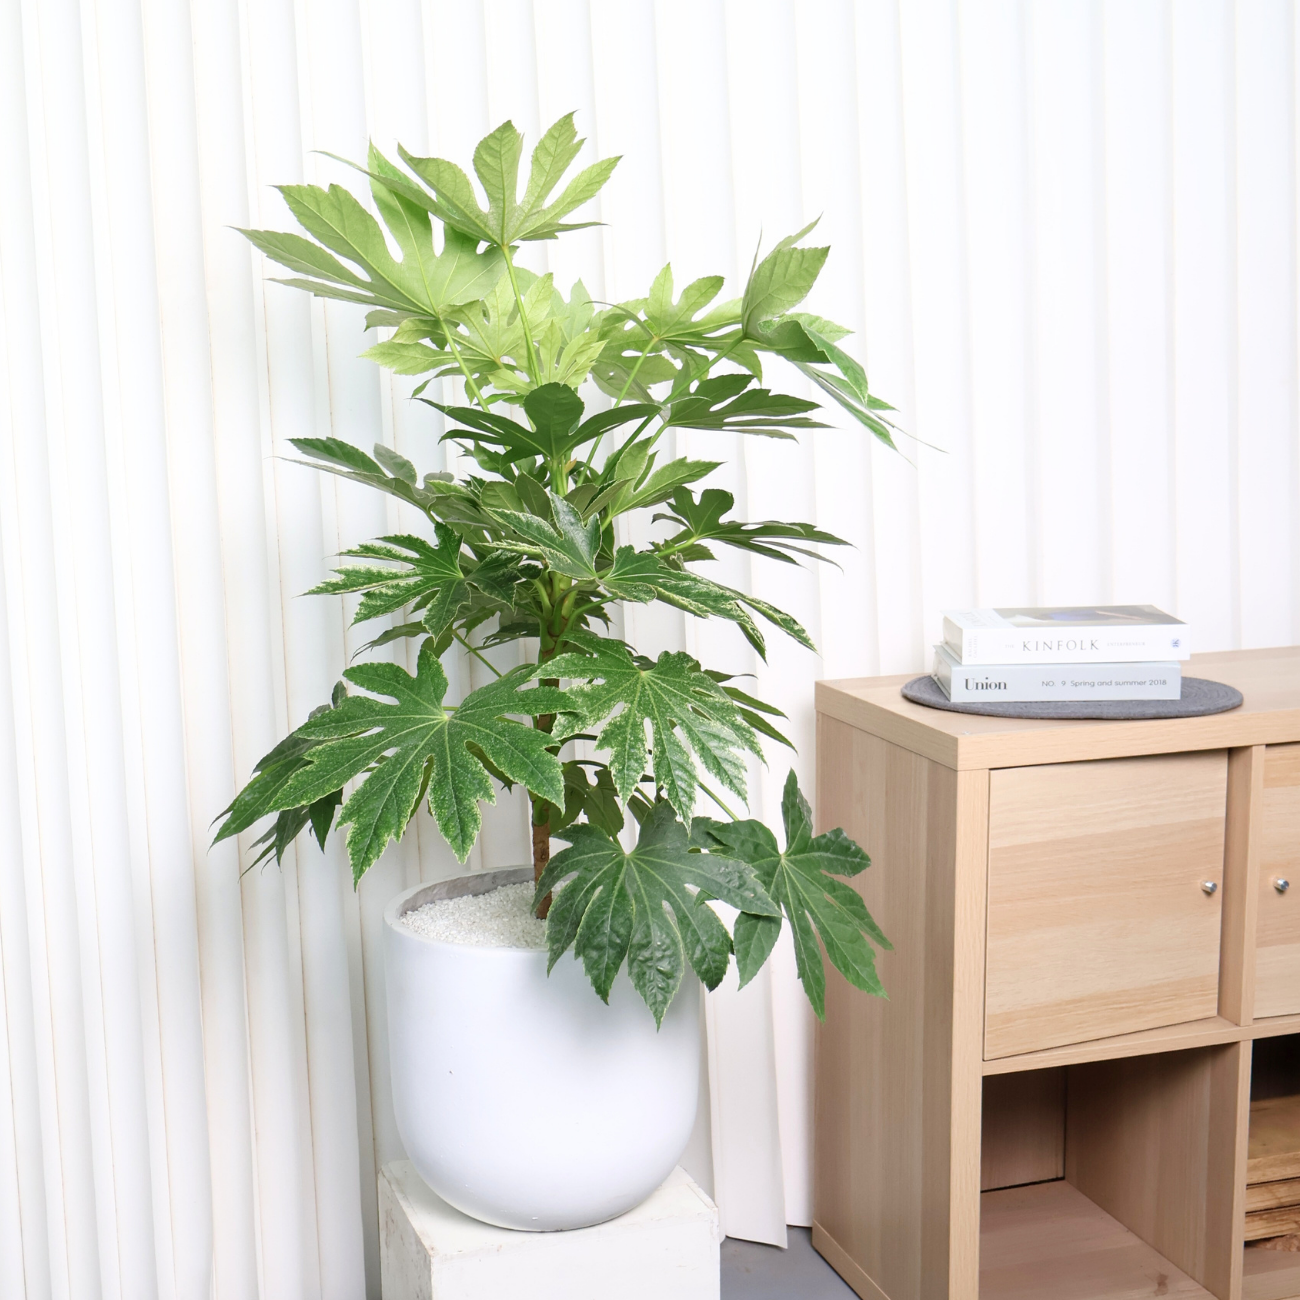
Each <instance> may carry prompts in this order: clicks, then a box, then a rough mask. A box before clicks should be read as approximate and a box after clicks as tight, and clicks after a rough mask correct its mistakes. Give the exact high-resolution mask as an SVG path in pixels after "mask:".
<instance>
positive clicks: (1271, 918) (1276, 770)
mask: <svg viewBox="0 0 1300 1300" xmlns="http://www.w3.org/2000/svg"><path fill="white" fill-rule="evenodd" d="M1298 877H1300V745H1270V746H1269V747H1268V749H1267V750H1266V751H1265V754H1264V824H1263V835H1262V838H1261V844H1260V879H1259V884H1258V888H1259V921H1258V927H1259V928H1258V930H1257V931H1256V945H1257V946H1256V952H1255V1016H1256V1017H1257V1018H1258V1017H1260V1016H1285V1015H1291V1014H1293V1013H1294V1012H1297V1011H1300V878H1298ZM1279 880H1285V881H1287V882H1288V885H1289V888H1288V889H1287V890H1286V892H1285V893H1279V892H1278V889H1277V882H1278V881H1279Z"/></svg>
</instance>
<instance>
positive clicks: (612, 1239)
mask: <svg viewBox="0 0 1300 1300" xmlns="http://www.w3.org/2000/svg"><path fill="white" fill-rule="evenodd" d="M379 1233H380V1253H381V1270H382V1274H381V1275H382V1279H383V1291H384V1300H518V1298H519V1297H521V1296H527V1297H528V1300H610V1297H611V1296H617V1297H619V1300H718V1295H719V1285H720V1283H719V1249H718V1248H719V1245H720V1243H721V1241H722V1232H721V1229H720V1228H719V1225H718V1210H717V1207H716V1206H715V1205H714V1204H713V1202H712V1201H711V1200H709V1198H708V1197H707V1196H705V1194H704V1193H703V1192H702V1191H701V1190H700V1189H699V1187H697V1186H696V1185H695V1183H694V1182H693V1181H692V1179H691V1178H690V1177H689V1176H688V1175H687V1174H686V1173H684V1172H683V1171H682V1170H681V1169H674V1170H673V1172H672V1173H671V1174H669V1176H668V1178H667V1180H666V1181H665V1182H664V1184H663V1186H662V1187H660V1188H659V1190H658V1191H657V1192H655V1193H654V1195H653V1196H651V1197H650V1199H649V1200H647V1201H645V1202H644V1203H643V1204H641V1205H639V1206H637V1208H636V1209H635V1210H629V1211H628V1212H627V1213H626V1214H624V1215H621V1216H620V1217H619V1218H617V1219H611V1220H610V1221H609V1222H608V1223H601V1224H597V1225H596V1226H595V1227H594V1228H578V1229H576V1230H574V1231H572V1232H512V1231H511V1230H510V1229H509V1228H494V1227H493V1226H492V1225H491V1224H487V1223H480V1222H479V1221H478V1220H477V1219H471V1218H470V1217H469V1216H468V1215H465V1214H462V1213H461V1212H460V1211H459V1210H454V1209H452V1207H451V1206H450V1205H448V1204H447V1203H446V1202H445V1201H443V1200H441V1199H440V1198H439V1197H437V1196H435V1195H434V1193H433V1192H431V1191H430V1190H429V1188H428V1187H427V1186H426V1185H425V1183H424V1180H423V1179H422V1178H421V1177H420V1175H419V1174H417V1173H416V1172H415V1168H414V1166H413V1165H412V1164H411V1163H410V1162H409V1161H407V1160H397V1161H394V1162H393V1163H392V1164H388V1165H385V1166H384V1168H383V1172H382V1173H381V1174H380V1175H379Z"/></svg>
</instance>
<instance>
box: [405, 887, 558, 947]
mask: <svg viewBox="0 0 1300 1300" xmlns="http://www.w3.org/2000/svg"><path fill="white" fill-rule="evenodd" d="M532 901H533V887H532V885H529V884H521V885H502V886H500V888H498V889H493V890H491V891H490V892H489V893H486V894H466V895H465V896H464V897H463V898H439V899H435V900H434V901H433V902H432V903H425V905H424V906H423V907H417V908H415V909H414V910H413V911H410V912H407V913H405V914H404V915H403V916H402V917H401V918H400V920H401V923H402V924H403V925H405V926H406V928H407V929H408V930H411V931H413V932H414V933H416V934H419V935H423V936H424V937H425V938H426V939H437V940H439V941H440V942H442V943H464V944H470V945H472V946H474V947H479V948H545V947H546V922H545V921H539V920H538V919H537V918H536V917H535V916H534V915H533V909H532V906H531V904H532Z"/></svg>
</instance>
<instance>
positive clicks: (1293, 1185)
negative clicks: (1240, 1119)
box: [1242, 1035, 1300, 1300]
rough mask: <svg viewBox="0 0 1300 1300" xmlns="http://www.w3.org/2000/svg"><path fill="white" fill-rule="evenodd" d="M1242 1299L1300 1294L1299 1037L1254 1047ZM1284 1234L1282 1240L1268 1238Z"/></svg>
mask: <svg viewBox="0 0 1300 1300" xmlns="http://www.w3.org/2000/svg"><path fill="white" fill-rule="evenodd" d="M1250 1091H1251V1100H1250V1130H1249V1138H1248V1142H1247V1158H1246V1229H1245V1237H1246V1244H1245V1246H1244V1249H1243V1266H1242V1297H1243V1300H1293V1297H1298V1296H1300V1251H1295V1250H1289V1249H1276V1248H1275V1247H1277V1246H1291V1245H1296V1244H1300V1240H1298V1239H1297V1237H1296V1236H1295V1235H1294V1234H1295V1233H1296V1221H1297V1217H1298V1211H1300V1205H1298V1204H1297V1203H1298V1202H1300V1036H1296V1035H1287V1036H1285V1037H1275V1038H1269V1039H1261V1040H1259V1041H1257V1042H1255V1043H1254V1044H1253V1046H1252V1062H1251V1088H1250ZM1270 1237H1274V1238H1276V1237H1281V1238H1282V1240H1280V1241H1279V1240H1276V1239H1275V1240H1272V1241H1270V1240H1268V1238H1270Z"/></svg>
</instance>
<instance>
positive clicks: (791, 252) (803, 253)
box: [740, 222, 831, 337]
mask: <svg viewBox="0 0 1300 1300" xmlns="http://www.w3.org/2000/svg"><path fill="white" fill-rule="evenodd" d="M815 224H816V223H815V222H814V223H813V225H815ZM811 229H812V226H806V227H805V228H804V229H803V230H801V231H800V232H799V233H798V234H797V235H789V236H787V237H786V238H785V239H783V240H781V242H780V243H778V244H777V246H776V247H775V248H774V249H773V250H772V251H771V252H770V253H769V254H768V255H767V256H766V257H765V258H763V260H762V261H761V262H759V263H758V265H757V266H755V267H754V269H753V270H752V271H751V272H750V276H749V283H748V284H746V285H745V297H744V302H743V305H742V307H741V312H740V314H741V323H742V326H743V328H744V331H745V334H746V335H747V336H751V337H752V335H751V327H755V326H758V325H760V324H761V323H762V322H763V321H768V320H771V319H772V318H773V317H776V316H780V315H782V314H783V313H785V312H788V311H789V310H790V309H791V308H793V307H796V306H798V305H799V303H801V302H802V301H803V300H804V299H805V298H806V297H807V296H808V293H809V291H810V290H811V289H812V287H813V285H814V284H815V283H816V280H817V277H818V276H819V275H820V274H821V269H822V267H823V266H824V265H825V264H826V256H827V254H828V253H829V252H830V251H831V250H830V249H829V248H796V247H794V244H795V243H797V241H798V240H800V239H802V238H803V236H804V235H806V234H807V233H808V232H809V231H810V230H811Z"/></svg>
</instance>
